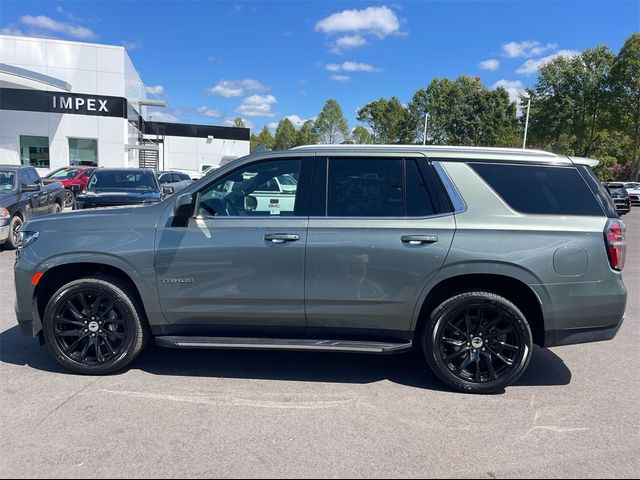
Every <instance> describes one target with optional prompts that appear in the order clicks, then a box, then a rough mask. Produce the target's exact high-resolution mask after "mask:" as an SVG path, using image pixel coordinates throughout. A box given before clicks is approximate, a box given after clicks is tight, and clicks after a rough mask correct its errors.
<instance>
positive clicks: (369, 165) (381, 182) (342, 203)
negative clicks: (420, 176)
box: [327, 158, 404, 217]
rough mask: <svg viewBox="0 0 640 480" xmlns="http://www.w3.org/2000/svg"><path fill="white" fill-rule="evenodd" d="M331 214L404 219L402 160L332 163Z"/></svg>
mask: <svg viewBox="0 0 640 480" xmlns="http://www.w3.org/2000/svg"><path fill="white" fill-rule="evenodd" d="M328 187H329V191H328V202H327V215H329V216H330V217H402V216H404V201H403V200H404V199H403V193H402V159H401V158H399V159H386V158H380V159H378V158H373V159H360V160H355V161H354V160H352V159H331V160H329V182H328Z"/></svg>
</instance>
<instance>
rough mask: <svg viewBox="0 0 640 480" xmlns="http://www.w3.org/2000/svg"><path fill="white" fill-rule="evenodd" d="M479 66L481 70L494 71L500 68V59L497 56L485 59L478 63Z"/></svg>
mask: <svg viewBox="0 0 640 480" xmlns="http://www.w3.org/2000/svg"><path fill="white" fill-rule="evenodd" d="M478 68H479V69H480V70H490V71H492V72H495V71H496V70H498V69H499V68H500V60H497V59H495V58H490V59H489V60H484V61H482V62H480V63H479V64H478Z"/></svg>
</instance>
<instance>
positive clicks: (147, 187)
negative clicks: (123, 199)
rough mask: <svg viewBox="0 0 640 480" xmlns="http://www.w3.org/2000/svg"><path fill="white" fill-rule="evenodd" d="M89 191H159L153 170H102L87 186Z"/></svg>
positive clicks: (96, 173)
mask: <svg viewBox="0 0 640 480" xmlns="http://www.w3.org/2000/svg"><path fill="white" fill-rule="evenodd" d="M87 190H88V191H89V192H94V193H101V192H132V191H133V192H157V191H158V184H157V183H156V179H155V175H154V174H153V173H151V172H140V171H134V172H130V171H126V170H119V171H101V172H95V173H94V174H93V176H92V177H91V180H89V185H88V186H87Z"/></svg>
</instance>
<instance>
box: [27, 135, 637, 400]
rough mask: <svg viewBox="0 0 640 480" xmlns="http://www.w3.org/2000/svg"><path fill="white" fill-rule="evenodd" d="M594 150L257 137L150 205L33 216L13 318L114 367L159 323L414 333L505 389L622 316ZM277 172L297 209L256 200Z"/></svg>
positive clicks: (342, 343) (80, 368) (324, 334)
mask: <svg viewBox="0 0 640 480" xmlns="http://www.w3.org/2000/svg"><path fill="white" fill-rule="evenodd" d="M595 165H597V161H594V160H589V159H578V158H568V157H561V156H557V155H554V154H550V153H545V152H537V151H531V150H515V149H514V150H508V149H490V148H470V147H422V146H373V145H369V146H352V145H336V146H309V147H304V148H296V149H291V150H288V151H286V152H265V153H259V154H252V155H250V156H247V157H244V158H242V159H238V160H236V161H234V162H231V163H229V164H228V165H225V166H223V167H221V168H220V169H219V170H217V171H216V172H214V173H212V174H210V175H208V176H206V177H204V178H202V179H201V180H199V181H198V182H194V183H193V184H192V185H190V186H189V187H187V188H186V189H185V190H183V192H181V193H180V194H179V195H176V196H173V197H170V198H169V199H167V200H166V201H164V202H160V203H156V204H155V205H151V206H148V207H144V208H122V209H102V210H95V211H88V212H71V213H69V214H66V215H64V216H63V217H64V218H56V219H55V221H51V220H48V219H47V218H43V219H34V220H32V221H30V222H29V223H27V224H26V225H25V226H24V228H23V230H22V231H21V232H20V236H21V239H22V240H21V241H22V245H23V247H22V248H21V249H20V250H19V252H18V256H17V261H16V263H15V285H16V292H17V301H16V315H17V319H18V323H19V325H20V327H21V329H22V331H23V332H24V333H25V334H28V335H39V336H40V337H41V338H42V339H43V341H44V343H46V344H47V346H48V348H49V350H50V351H51V353H52V355H53V356H54V357H55V358H56V359H57V360H58V361H59V362H60V363H61V364H62V365H64V366H65V367H66V368H67V369H69V370H71V371H73V372H77V373H81V374H108V373H112V372H116V371H118V370H121V369H122V368H124V367H125V366H126V365H127V364H129V363H130V362H131V361H132V360H133V359H134V358H136V357H137V356H138V355H139V353H140V351H141V350H142V348H143V346H144V345H145V342H146V341H147V340H148V339H150V338H151V337H155V341H156V343H157V344H158V345H160V346H163V347H170V348H225V349H263V350H273V349H283V350H304V351H323V352H354V353H378V354H382V353H399V352H406V351H408V350H410V349H412V348H415V349H416V350H417V351H418V352H420V354H421V355H422V356H423V359H424V360H426V363H428V364H429V365H430V367H431V369H432V370H433V372H434V373H435V375H436V376H437V377H438V378H440V379H441V380H442V381H443V382H444V383H446V384H447V385H450V386H451V387H454V388H457V389H459V390H461V391H465V392H475V393H486V392H495V391H501V390H502V389H504V388H505V387H507V386H508V385H510V384H512V383H513V382H515V381H516V380H517V379H518V378H519V377H520V375H521V374H522V373H523V372H524V371H525V369H526V368H527V365H528V363H529V360H530V358H531V354H532V352H533V345H534V344H537V345H539V346H541V347H550V346H557V345H565V344H575V343H583V342H593V341H599V340H609V339H611V338H613V337H614V336H615V335H616V333H617V331H618V329H619V328H620V326H621V324H622V321H623V318H624V312H625V305H626V298H627V292H626V289H625V286H624V284H623V281H622V276H621V270H622V268H623V265H624V259H625V248H626V247H625V233H624V224H623V222H622V221H621V220H620V218H619V217H618V215H617V214H616V211H615V207H614V205H613V202H612V200H611V198H610V197H609V196H608V194H607V192H606V191H605V189H604V188H603V187H602V185H601V184H600V183H598V181H597V180H596V177H595V176H594V174H593V173H592V172H591V169H590V167H592V166H595ZM96 175H99V173H98V172H96V173H95V174H94V176H96ZM282 176H287V177H292V178H294V179H297V181H296V183H295V187H294V188H295V193H293V188H292V190H291V193H290V194H291V196H292V197H293V198H294V201H293V202H291V203H288V204H287V206H286V208H284V207H283V208H280V209H278V210H277V212H276V213H275V214H274V213H273V211H272V210H271V209H270V208H269V206H268V205H267V206H266V207H265V206H260V204H259V203H256V202H255V201H253V200H250V199H251V198H252V197H254V198H255V194H256V192H260V191H263V190H264V188H265V186H266V185H267V184H269V183H273V182H274V181H276V180H275V179H278V178H280V177H282ZM227 182H233V185H232V188H227V187H226V186H225V185H227ZM292 187H293V186H292ZM213 192H215V193H213ZM590 361H591V362H593V361H596V360H595V359H593V358H589V357H588V356H586V357H585V362H590Z"/></svg>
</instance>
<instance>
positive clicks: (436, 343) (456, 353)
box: [420, 291, 533, 393]
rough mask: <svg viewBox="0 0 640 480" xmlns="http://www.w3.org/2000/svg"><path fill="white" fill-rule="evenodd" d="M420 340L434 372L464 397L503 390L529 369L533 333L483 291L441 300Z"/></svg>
mask: <svg viewBox="0 0 640 480" xmlns="http://www.w3.org/2000/svg"><path fill="white" fill-rule="evenodd" d="M474 313H475V315H474ZM420 341H421V346H422V353H423V354H424V356H425V357H426V359H427V363H428V364H429V367H430V368H431V370H432V371H433V373H434V374H435V375H436V376H437V377H438V378H439V379H440V380H441V381H442V382H444V383H445V384H447V385H449V386H450V387H453V388H455V389H456V390H460V391H462V392H468V393H495V392H501V391H503V390H504V389H505V388H506V387H507V386H509V385H511V384H513V383H514V382H515V381H516V380H518V378H520V376H521V375H522V374H523V373H524V371H525V370H526V369H527V366H528V365H529V361H530V359H531V353H532V350H533V338H532V335H531V328H530V327H529V324H528V322H527V320H526V318H525V316H524V315H523V314H522V312H521V311H520V310H519V309H518V307H516V306H515V305H514V304H513V303H512V302H510V301H509V300H507V299H506V298H504V297H502V296H500V295H496V294H495V293H491V292H486V291H471V292H464V293H460V294H457V295H455V296H453V297H451V298H449V299H447V300H445V301H444V302H443V303H442V304H440V305H439V306H438V307H437V308H436V309H435V310H434V311H433V312H432V313H431V315H430V316H429V318H428V319H427V323H426V325H425V328H424V329H423V330H422V332H421V336H420Z"/></svg>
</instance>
